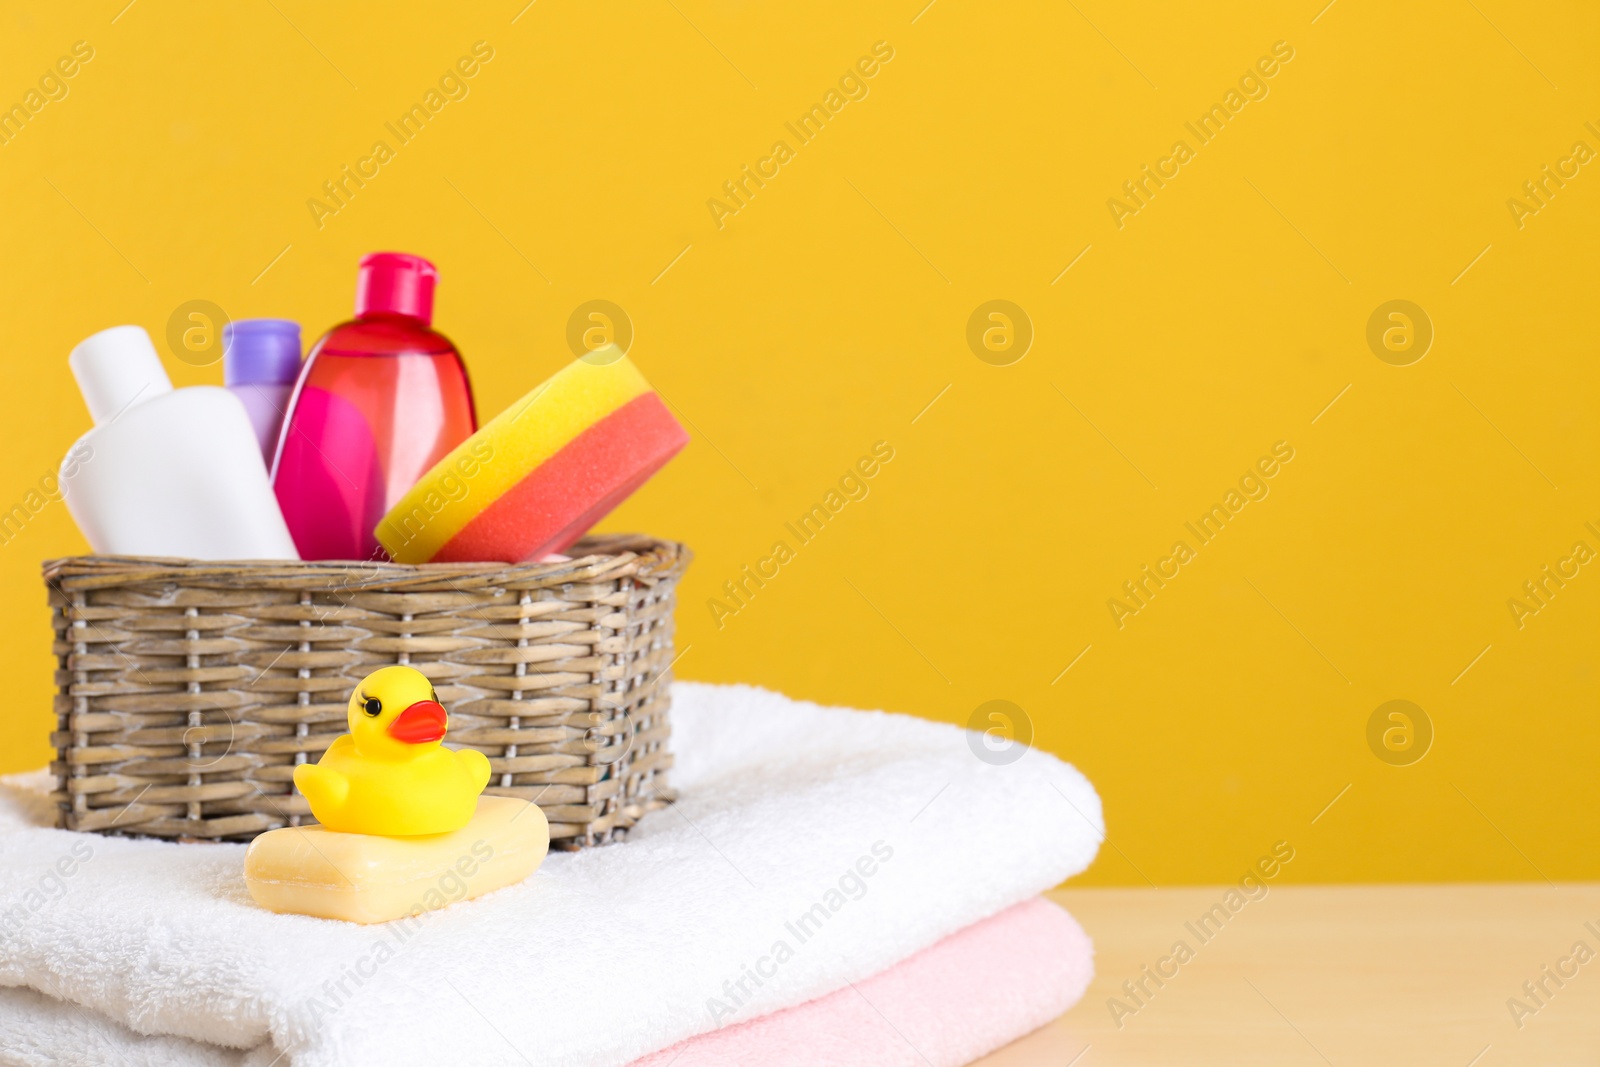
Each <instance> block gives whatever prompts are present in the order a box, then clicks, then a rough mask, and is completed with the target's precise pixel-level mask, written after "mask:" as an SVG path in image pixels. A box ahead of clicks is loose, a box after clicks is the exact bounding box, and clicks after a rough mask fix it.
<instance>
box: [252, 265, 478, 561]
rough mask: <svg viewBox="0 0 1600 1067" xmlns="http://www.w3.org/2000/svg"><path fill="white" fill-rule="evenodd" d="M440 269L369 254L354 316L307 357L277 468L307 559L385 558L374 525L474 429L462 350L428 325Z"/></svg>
mask: <svg viewBox="0 0 1600 1067" xmlns="http://www.w3.org/2000/svg"><path fill="white" fill-rule="evenodd" d="M438 278H439V274H438V271H436V270H435V269H434V267H433V264H432V263H429V262H428V261H427V260H425V259H423V258H422V257H421V256H410V255H404V254H401V253H398V252H375V253H373V254H372V255H369V256H366V257H365V258H363V259H362V260H361V269H360V273H359V274H358V276H357V280H356V317H355V318H354V319H352V320H351V321H349V322H346V323H342V324H341V325H338V326H335V327H334V328H333V329H331V330H329V331H328V332H327V333H326V334H324V335H323V337H322V339H321V340H319V341H318V342H317V343H316V344H315V345H314V346H313V347H312V349H311V353H310V355H308V356H307V357H306V362H305V366H304V367H303V368H302V369H301V371H300V380H299V382H298V383H297V384H296V385H295V392H294V396H293V398H292V399H291V402H290V406H289V416H288V419H287V420H286V421H285V423H284V426H283V433H282V435H281V437H280V438H279V441H278V452H277V459H276V461H275V462H274V464H273V468H272V482H273V488H274V489H275V490H276V491H277V494H278V503H279V504H280V505H281V506H282V508H283V517H284V519H285V520H286V521H287V522H288V524H289V531H290V533H292V534H293V535H294V542H295V544H296V545H297V546H299V549H300V555H301V556H302V557H303V558H305V559H355V560H368V559H373V560H382V559H387V558H388V556H387V554H385V552H384V550H383V548H382V547H381V546H380V545H379V544H378V539H377V538H376V537H374V536H373V533H372V530H373V527H375V526H376V525H377V524H378V521H379V520H380V519H382V518H383V516H384V513H385V512H387V511H388V510H389V509H390V508H391V507H393V506H394V504H395V502H396V501H398V500H399V499H400V498H401V497H402V496H403V495H405V493H406V491H407V490H409V489H410V488H411V487H412V486H413V485H415V484H416V482H417V479H419V478H421V477H422V475H423V474H425V473H427V471H428V469H429V468H430V467H432V466H433V465H434V464H435V463H437V462H438V461H439V460H440V459H441V458H443V457H444V456H445V455H446V454H447V453H449V452H450V451H451V449H453V448H455V447H456V445H459V444H460V443H461V442H462V441H465V440H466V439H467V438H468V437H470V436H472V433H473V431H474V430H476V429H477V428H478V419H477V413H476V412H475V410H474V409H473V405H472V389H471V386H470V385H469V384H468V381H467V370H466V367H465V366H464V365H463V364H462V362H461V356H460V355H459V354H458V353H457V352H456V348H455V345H453V344H451V343H450V341H449V339H447V338H446V337H445V336H444V335H443V334H440V333H436V332H435V331H434V330H433V329H432V328H431V326H430V323H431V322H432V320H433V290H434V285H435V284H436V283H437V281H438Z"/></svg>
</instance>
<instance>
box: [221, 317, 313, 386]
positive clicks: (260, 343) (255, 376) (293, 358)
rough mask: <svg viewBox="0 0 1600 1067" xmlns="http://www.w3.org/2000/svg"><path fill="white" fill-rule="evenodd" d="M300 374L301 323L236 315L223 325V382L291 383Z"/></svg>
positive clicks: (231, 383)
mask: <svg viewBox="0 0 1600 1067" xmlns="http://www.w3.org/2000/svg"><path fill="white" fill-rule="evenodd" d="M299 376H300V324H299V323H298V322H290V321H289V320H288V319H238V320H236V321H234V322H230V323H228V324H227V325H225V326H223V327H222V381H223V383H224V384H226V385H292V384H294V380H295V379H296V378H298V377H299Z"/></svg>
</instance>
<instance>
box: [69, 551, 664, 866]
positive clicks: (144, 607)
mask: <svg viewBox="0 0 1600 1067" xmlns="http://www.w3.org/2000/svg"><path fill="white" fill-rule="evenodd" d="M569 552H570V553H571V554H572V555H573V557H574V558H573V559H572V561H571V562H570V563H539V564H521V565H517V566H507V565H504V564H428V565H425V566H420V567H409V566H403V565H401V564H395V563H202V562H196V561H191V560H175V559H148V558H131V557H109V556H80V557H74V558H71V559H60V560H54V561H52V562H49V563H47V564H45V567H44V578H45V583H46V585H47V586H48V587H49V592H50V605H51V607H52V609H53V622H54V626H55V633H56V643H55V653H56V656H57V658H58V662H59V665H60V670H59V671H58V672H57V675H56V679H57V684H58V685H59V689H60V691H59V693H58V695H57V696H56V698H55V711H56V717H57V732H56V733H55V734H53V735H52V742H51V743H52V744H53V745H54V746H55V747H56V749H57V751H58V757H59V758H58V760H57V762H56V763H55V764H54V766H53V769H54V772H55V774H56V776H57V782H58V792H57V794H56V796H57V800H58V802H59V805H60V817H59V821H60V825H62V826H64V827H66V828H67V829H71V830H96V831H100V832H102V833H118V834H152V835H157V836H162V837H181V838H194V839H206V840H233V841H244V840H249V839H250V838H252V837H254V836H255V835H256V834H259V833H261V832H263V831H265V830H271V829H274V828H276V827H280V826H296V825H306V824H309V823H311V822H313V821H314V820H313V819H312V818H311V814H310V808H309V807H308V806H307V804H306V801H305V798H304V797H302V796H300V795H299V794H298V793H296V792H295V791H294V784H293V775H294V768H295V765H296V764H298V763H304V762H306V761H315V760H316V759H317V758H318V757H320V756H321V755H322V753H323V751H324V750H325V749H326V748H327V747H328V745H329V744H331V743H332V741H333V739H334V738H335V737H337V736H338V735H339V734H341V733H344V732H345V731H346V726H345V705H346V701H347V700H348V699H349V697H350V691H351V689H352V687H353V686H354V685H355V683H356V682H357V681H359V680H360V679H361V678H362V677H363V676H365V675H366V674H367V673H368V672H370V671H373V670H375V669H377V668H378V667H380V666H384V665H386V664H392V663H406V664H410V665H411V666H413V667H416V668H417V669H418V670H420V671H422V672H423V673H424V674H426V675H427V676H428V677H429V678H430V679H431V680H432V681H433V682H434V684H435V686H436V687H437V689H438V691H439V699H440V701H442V702H443V703H444V705H445V706H446V707H447V708H449V709H450V733H449V737H448V740H449V741H450V742H451V743H453V744H457V745H461V746H466V747H471V748H476V749H478V750H479V751H481V752H483V753H484V754H485V755H487V756H488V757H489V764H490V766H491V768H492V769H493V776H492V777H491V778H490V779H489V788H488V790H487V792H489V793H492V794H497V795H500V796H513V797H520V798H522V799H525V800H530V801H533V802H534V803H536V804H538V805H539V806H540V807H541V808H543V809H544V813H545V815H546V816H547V817H548V818H549V820H550V836H551V838H552V843H554V844H556V845H558V846H564V847H568V848H576V847H580V846H584V845H595V844H601V843H604V842H607V841H611V840H614V839H615V838H616V837H618V836H620V834H621V833H622V832H624V831H625V830H626V829H627V828H628V827H629V826H631V825H632V824H633V823H634V822H635V821H636V820H637V819H638V818H639V817H640V816H641V815H642V814H644V813H645V812H646V811H650V810H652V809H654V808H658V807H661V806H663V805H664V804H666V803H669V802H670V801H671V793H670V792H669V791H668V789H667V788H666V771H667V769H668V768H669V767H670V766H671V765H672V756H671V754H670V753H669V752H668V751H667V735H668V732H669V727H668V723H667V711H668V707H669V705H670V703H671V695H670V692H669V688H668V686H667V684H666V683H667V682H668V681H669V680H670V677H671V668H672V664H673V662H674V658H673V651H672V609H673V603H674V587H675V586H676V583H677V580H678V578H679V576H680V575H681V574H682V573H683V569H684V567H685V566H686V565H687V564H688V562H689V559H690V555H689V551H688V549H686V548H684V547H683V546H681V545H677V544H673V543H670V542H662V541H654V540H650V539H647V538H641V537H629V536H608V537H594V538H589V539H586V540H585V541H582V542H580V543H579V544H578V545H576V546H575V547H573V548H572V549H570V550H569Z"/></svg>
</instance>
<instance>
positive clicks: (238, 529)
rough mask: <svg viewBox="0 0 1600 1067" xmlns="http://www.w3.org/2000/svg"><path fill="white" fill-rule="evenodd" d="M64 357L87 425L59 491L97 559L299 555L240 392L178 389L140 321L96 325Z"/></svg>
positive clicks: (213, 388)
mask: <svg viewBox="0 0 1600 1067" xmlns="http://www.w3.org/2000/svg"><path fill="white" fill-rule="evenodd" d="M67 362H68V364H69V365H70V366H71V367H72V373H73V375H74V376H75V377H76V378H77V379H78V388H79V389H80V390H82V392H83V399H84V402H85V403H86V404H87V405H88V407H89V415H90V416H91V417H92V418H93V419H94V429H92V430H90V431H89V432H88V433H86V434H84V435H83V437H81V438H80V439H79V440H78V442H77V444H75V445H73V446H72V449H71V450H70V451H69V452H68V453H67V459H66V461H65V462H64V463H62V465H61V488H62V492H63V494H64V497H65V499H66V503H67V509H68V510H69V511H71V512H72V517H73V519H74V520H75V521H76V522H77V524H78V529H80V530H82V531H83V535H84V537H85V538H87V539H88V541H89V544H90V545H91V546H92V547H93V549H94V550H95V551H96V552H99V553H104V554H110V555H119V556H184V557H189V558H191V559H206V560H247V559H297V558H299V557H298V556H297V555H296V554H295V548H294V541H293V540H292V539H291V538H290V537H289V530H288V527H286V526H285V525H284V522H283V515H282V513H281V512H280V511H279V510H278V502H277V500H275V499H274V498H273V495H272V486H271V484H270V483H269V482H268V480H267V468H266V464H265V463H264V462H263V461H262V458H261V446H260V444H259V443H258V442H257V440H256V435H255V431H254V430H253V429H252V428H251V425H250V416H249V415H248V414H246V413H245V409H244V405H243V404H241V403H240V402H239V398H238V397H236V396H234V395H233V394H232V393H230V392H228V391H227V390H226V389H222V388H219V387H217V386H214V385H195V386H190V387H189V388H187V389H173V388H172V381H171V380H170V379H169V378H168V377H167V372H166V369H165V368H163V367H162V366H161V357H160V356H158V355H156V349H155V346H154V345H153V344H151V343H150V335H149V334H147V333H145V332H144V329H143V328H142V327H139V326H113V327H111V329H109V330H102V331H100V332H99V333H97V334H95V335H94V336H92V337H90V338H88V339H87V340H85V341H83V342H82V343H81V344H79V345H78V347H77V348H74V349H73V350H72V354H71V356H69V357H68V359H67Z"/></svg>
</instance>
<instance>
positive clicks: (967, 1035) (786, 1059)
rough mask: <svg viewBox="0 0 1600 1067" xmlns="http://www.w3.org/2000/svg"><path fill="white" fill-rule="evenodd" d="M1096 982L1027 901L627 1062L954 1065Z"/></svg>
mask: <svg viewBox="0 0 1600 1067" xmlns="http://www.w3.org/2000/svg"><path fill="white" fill-rule="evenodd" d="M1093 975H1094V945H1093V943H1092V942H1090V940H1089V937H1088V935H1087V934H1085V933H1084V932H1083V928H1082V927H1080V926H1079V925H1078V924H1077V923H1076V922H1075V921H1074V920H1073V918H1072V916H1070V915H1068V914H1067V913H1066V912H1065V911H1063V910H1062V909H1061V908H1059V907H1057V906H1056V905H1055V904H1052V903H1050V902H1049V901H1048V900H1045V899H1043V898H1042V897H1040V898H1035V899H1033V900H1029V901H1026V902H1024V903H1022V904H1017V905H1015V906H1014V907H1011V908H1007V909H1006V910H1005V911H1002V912H1001V913H1000V914H998V915H995V916H992V917H990V918H988V919H984V920H983V921H982V922H978V923H974V924H973V925H971V926H969V927H967V928H966V929H964V930H961V931H958V932H957V933H954V934H951V935H950V936H949V937H947V938H945V939H944V940H943V941H940V942H938V943H937V944H935V945H933V946H932V947H931V948H926V949H923V950H922V951H921V952H919V953H917V954H916V955H915V956H912V957H910V958H909V959H905V960H902V961H900V962H899V963H897V964H895V965H894V966H893V967H890V968H889V969H888V970H886V971H879V972H878V973H877V974H875V975H873V976H872V977H871V978H868V979H866V980H864V981H862V982H860V983H858V984H856V985H853V986H846V987H845V988H843V989H840V990H838V991H837V992H834V993H830V994H828V995H827V996H825V997H819V998H818V999H816V1000H812V1001H808V1002H806V1003H804V1004H800V1005H796V1006H795V1007H793V1008H787V1009H785V1010H783V1011H779V1012H774V1013H773V1014H771V1015H766V1016H763V1017H761V1018H759V1019H751V1020H750V1021H748V1022H742V1023H738V1024H731V1025H728V1026H724V1027H722V1028H721V1029H720V1030H713V1031H711V1032H709V1033H705V1034H701V1035H699V1036H698V1037H692V1038H689V1039H688V1040H687V1041H681V1042H679V1043H678V1044H676V1045H673V1046H671V1047H670V1048H665V1049H662V1050H661V1051H660V1052H655V1053H651V1054H650V1055H648V1056H646V1057H644V1058H643V1059H640V1060H635V1061H634V1062H633V1063H632V1064H631V1065H630V1067H668V1065H669V1064H670V1065H671V1067H740V1065H743V1064H751V1063H759V1064H761V1065H762V1067H816V1065H817V1064H828V1065H829V1067H902V1065H904V1067H930V1065H931V1067H958V1065H960V1064H964V1063H971V1062H972V1061H973V1060H975V1059H977V1058H978V1057H980V1056H983V1055H985V1054H987V1053H990V1052H993V1051H994V1050H995V1049H997V1048H999V1047H1001V1046H1002V1045H1006V1044H1010V1043H1011V1042H1012V1041H1015V1040H1016V1039H1017V1038H1019V1037H1021V1036H1023V1035H1024V1034H1027V1033H1029V1032H1031V1031H1033V1030H1037V1029H1038V1028H1039V1027H1041V1026H1043V1025H1044V1024H1045V1023H1048V1022H1049V1021H1050V1020H1052V1019H1054V1018H1055V1017H1056V1016H1058V1015H1060V1014H1061V1013H1063V1012H1065V1011H1066V1010H1067V1009H1068V1008H1070V1007H1072V1005H1074V1004H1076V1003H1077V1002H1078V998H1079V997H1081V996H1083V991H1084V990H1085V989H1087V988H1088V986H1089V979H1090V978H1091V977H1092V976H1093Z"/></svg>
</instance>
